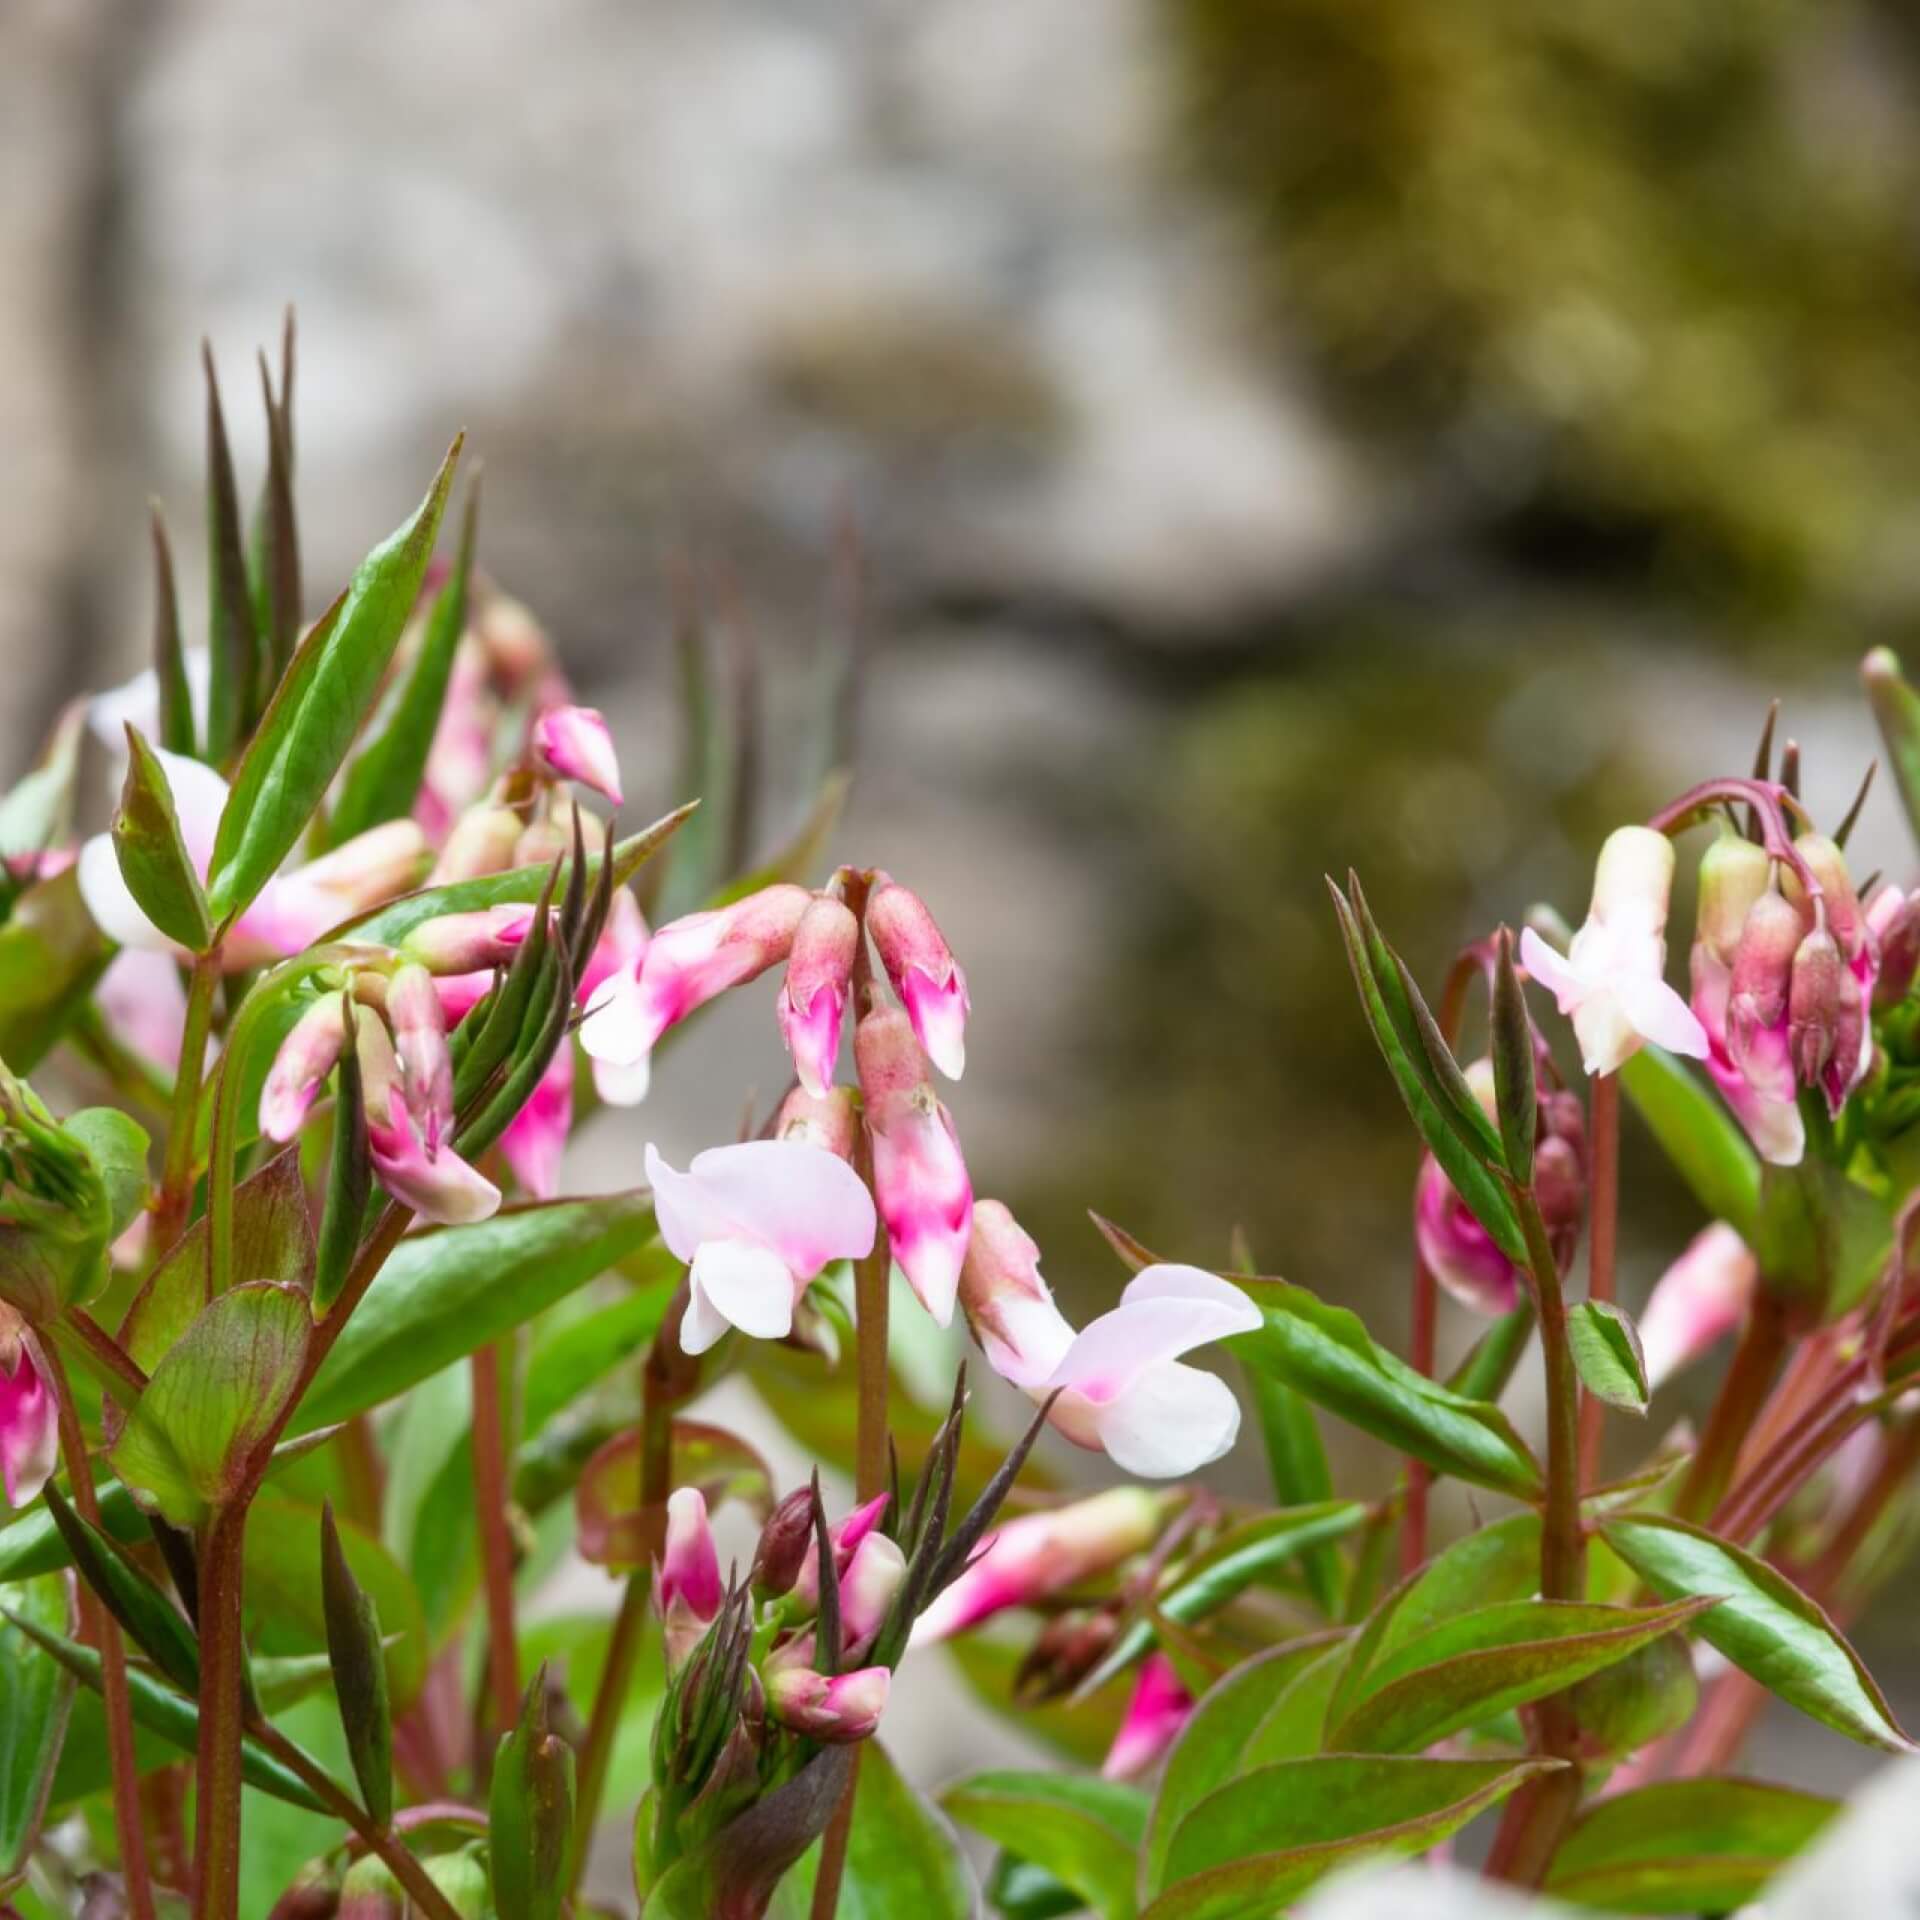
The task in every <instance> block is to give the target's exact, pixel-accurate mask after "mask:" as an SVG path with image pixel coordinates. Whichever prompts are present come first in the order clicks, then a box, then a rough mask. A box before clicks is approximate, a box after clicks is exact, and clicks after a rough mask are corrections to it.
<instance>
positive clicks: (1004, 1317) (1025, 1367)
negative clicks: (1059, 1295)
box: [960, 1200, 1073, 1387]
mask: <svg viewBox="0 0 1920 1920" xmlns="http://www.w3.org/2000/svg"><path fill="white" fill-rule="evenodd" d="M960 1304H961V1306H962V1307H963V1308H964V1309H965V1311H966V1316H967V1325H968V1327H969V1328H971V1330H972V1332H973V1337H974V1338H975V1339H976V1340H977V1341H979V1343H980V1345H981V1348H982V1349H983V1350H984V1351H985V1353H986V1356H987V1361H988V1364H989V1365H990V1366H991V1367H992V1368H993V1370H994V1372H995V1373H997V1374H999V1376H1000V1377H1001V1378H1002V1379H1003V1380H1011V1381H1012V1382H1013V1383H1014V1384H1015V1385H1016V1386H1020V1387H1036V1386H1039V1385H1040V1384H1041V1383H1042V1382H1043V1381H1045V1380H1047V1379H1049V1378H1050V1377H1051V1376H1052V1374H1053V1370H1054V1369H1055V1368H1056V1367H1057V1366H1059V1364H1060V1362H1061V1360H1062V1359H1064V1358H1065V1356H1066V1352H1067V1349H1068V1348H1069V1347H1071V1346H1072V1344H1073V1328H1072V1326H1071V1325H1070V1324H1069V1323H1068V1322H1067V1320H1066V1319H1065V1318H1064V1316H1063V1315H1062V1314H1061V1312H1060V1310H1059V1308H1058V1307H1056V1306H1055V1305H1054V1304H1053V1293H1052V1290H1051V1289H1050V1288H1049V1287H1048V1285H1047V1283H1046V1282H1045V1281H1044V1280H1043V1279H1042V1278H1041V1277H1040V1249H1039V1248H1038V1247H1037V1246H1036V1245H1035V1244H1034V1242H1033V1240H1032V1239H1031V1238H1030V1236H1029V1235H1028V1234H1027V1233H1026V1231H1025V1230H1024V1229H1023V1228H1022V1227H1021V1225H1020V1223H1019V1222H1018V1221H1017V1220H1015V1219H1014V1217H1013V1215H1012V1214H1011V1213H1009V1212H1008V1211H1007V1209H1006V1208H1005V1207H1004V1206H1002V1205H1001V1204H1000V1202H999V1201H998V1200H978V1201H975V1203H974V1208H973V1231H972V1235H971V1237H970V1239H969V1240H968V1243H967V1258H966V1264H965V1265H964V1266H963V1267H962V1268H961V1270H960Z"/></svg>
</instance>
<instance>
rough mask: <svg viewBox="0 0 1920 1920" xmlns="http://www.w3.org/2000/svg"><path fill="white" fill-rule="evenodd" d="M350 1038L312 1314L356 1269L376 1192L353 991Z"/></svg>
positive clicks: (343, 1059)
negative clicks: (355, 1028) (368, 1138)
mask: <svg viewBox="0 0 1920 1920" xmlns="http://www.w3.org/2000/svg"><path fill="white" fill-rule="evenodd" d="M342 1004H343V1008H344V1011H345V1013H346V1019H347V1038H346V1043H345V1045H344V1046H343V1047H342V1048H341V1050H340V1065H339V1067H338V1069H337V1073H338V1084H339V1094H338V1096H337V1098H336V1099H335V1101H334V1103H333V1149H332V1153H331V1155H330V1157H329V1160H328V1163H327V1197H326V1202H325V1205H324V1207H323V1209H322V1211H321V1215H320V1237H319V1245H318V1247H317V1249H316V1251H315V1255H314V1264H313V1317H314V1319H315V1320H316V1321H318V1320H324V1319H325V1318H326V1317H327V1311H328V1309H329V1308H330V1307H331V1306H332V1305H333V1303H334V1302H335V1301H336V1300H337V1299H339V1297H340V1290H341V1288H343V1287H344V1286H345V1285H346V1284H347V1276H348V1275H349V1274H350V1273H351V1272H352V1271H353V1262H354V1256H355V1255H356V1254H357V1253H358V1252H359V1250H360V1238H361V1229H362V1227H363V1226H364V1224H365V1222H366V1218H367V1205H368V1202H369V1201H370V1200H371V1199H372V1197H373V1154H372V1149H371V1148H370V1146H369V1145H368V1142H367V1116H366V1102H365V1098H364V1094H363V1090H362V1087H361V1080H360V1060H359V1056H358V1054H357V1053H356V1052H355V1050H354V1038H353V1030H354V1022H355V1020H356V1019H357V1018H358V1015H357V1013H356V1012H355V1010H354V1005H353V997H352V995H351V994H349V995H348V996H347V998H346V1000H345V1001H344V1002H343V1003H342Z"/></svg>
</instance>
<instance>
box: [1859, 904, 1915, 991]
mask: <svg viewBox="0 0 1920 1920" xmlns="http://www.w3.org/2000/svg"><path fill="white" fill-rule="evenodd" d="M1867 925H1868V926H1869V928H1871V930H1872V932H1873V934H1874V936H1875V938H1876V939H1877V940H1878V941H1879V944H1880V971H1879V973H1878V975H1877V976H1876V977H1875V979H1874V983H1873V1004H1874V1006H1875V1007H1876V1008H1879V1009H1881V1010H1885V1009H1887V1008H1890V1007H1897V1006H1898V1005H1899V1004H1900V1002H1901V1001H1903V1000H1904V999H1905V998H1906V997H1907V995H1908V993H1909V992H1910V991H1911V990H1912V988H1913V977H1914V974H1915V973H1916V972H1917V971H1920V893H1911V894H1908V893H1902V892H1901V891H1900V889H1899V888H1898V887H1882V888H1881V889H1880V891H1879V892H1878V893H1877V894H1875V895H1874V898H1873V905H1872V906H1871V907H1870V908H1869V909H1868V910H1867Z"/></svg>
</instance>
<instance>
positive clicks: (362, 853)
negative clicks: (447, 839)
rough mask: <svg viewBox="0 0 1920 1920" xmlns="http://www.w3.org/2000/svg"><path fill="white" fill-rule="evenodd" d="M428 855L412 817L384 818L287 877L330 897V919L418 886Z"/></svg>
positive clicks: (346, 916) (349, 914)
mask: <svg viewBox="0 0 1920 1920" xmlns="http://www.w3.org/2000/svg"><path fill="white" fill-rule="evenodd" d="M432 859H433V849H432V848H431V847H430V846H429V845H428V844H427V836H426V835H425V834H424V833H422V832H421V830H420V828H419V826H418V825H417V824H416V823H415V822H413V821H411V820H387V821H384V822H382V824H381V825H379V826H377V827H369V828H368V829H367V830H366V832H365V833H357V834H355V835H354V837H353V838H352V839H351V840H346V841H343V842H342V843H341V844H340V845H339V846H337V847H335V848H334V850H333V851H332V852H331V853H327V854H322V855H321V856H320V858H319V859H318V860H311V861H309V862H308V863H307V864H306V865H305V866H304V867H301V868H299V869H298V871H297V872H296V873H295V874H294V875H292V876H291V877H292V878H294V879H297V880H298V881H299V882H300V883H301V884H302V885H303V886H307V887H314V888H318V889H319V890H320V891H322V892H324V893H326V894H329V895H330V896H331V897H332V902H333V909H334V912H333V918H334V919H335V920H349V919H351V918H352V917H353V916H354V915H355V914H356V913H363V912H365V911H366V910H367V909H368V908H369V907H377V906H380V905H381V904H383V903H384V902H385V901H388V900H392V899H394V898H395V897H396V896H397V895H399V894H403V893H407V892H410V891H411V890H412V889H413V888H414V887H417V886H418V885H419V884H420V882H421V879H422V878H423V876H424V875H425V873H426V871H427V868H428V866H429V864H430V863H431V862H432Z"/></svg>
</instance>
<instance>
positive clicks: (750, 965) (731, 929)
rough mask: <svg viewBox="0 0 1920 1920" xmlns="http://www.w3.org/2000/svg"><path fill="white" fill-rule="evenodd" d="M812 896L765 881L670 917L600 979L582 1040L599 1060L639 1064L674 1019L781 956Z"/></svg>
mask: <svg viewBox="0 0 1920 1920" xmlns="http://www.w3.org/2000/svg"><path fill="white" fill-rule="evenodd" d="M811 898H812V896H811V895H810V894H809V893H808V892H807V890H806V888H805V887H794V886H787V885H785V884H781V885H777V886H771V887H762V888H761V889H760V891H759V892H757V893H750V894H748V895H747V897H746V898H745V899H744V900H737V901H735V902H734V904H733V905H732V906H730V907H717V908H715V909H713V910H712V911H711V912H707V913H690V914H688V915H687V916H686V917H685V918H684V919H680V920H673V921H669V922H668V924H667V925H666V926H664V927H662V928H661V929H660V930H659V931H658V932H657V933H655V934H654V936H653V938H652V939H651V940H649V941H647V942H645V943H644V945H643V946H642V948H641V951H640V953H639V956H638V958H637V959H634V960H632V961H630V962H629V963H628V964H627V965H626V966H624V967H622V968H620V969H618V970H617V971H615V972H613V973H611V974H609V975H608V976H607V977H606V979H605V980H604V981H602V982H601V983H600V984H599V987H598V990H597V991H596V994H595V997H594V1002H593V1006H592V1009H591V1011H590V1012H589V1013H588V1014H587V1017H586V1019H585V1020H584V1021H583V1022H582V1023H581V1027H580V1044H581V1045H582V1046H584V1047H585V1048H586V1050H587V1052H588V1054H589V1055H591V1056H592V1057H593V1058H594V1059H595V1060H604V1061H606V1062H607V1063H608V1064H610V1065H612V1066H616V1067H637V1066H639V1065H640V1064H641V1063H642V1062H643V1061H645V1060H646V1059H647V1057H648V1056H649V1055H650V1054H651V1053H652V1051H653V1048H654V1045H655V1043H656V1042H657V1041H658V1040H659V1038H660V1036H661V1035H662V1034H663V1033H665V1032H666V1030H667V1029H668V1028H669V1027H670V1026H672V1025H673V1024H674V1023H675V1022H676V1021H678V1020H684V1019H685V1018H686V1017H687V1015H688V1014H690V1013H691V1012H693V1011H694V1009H695V1008H696V1007H700V1006H704V1005H705V1004H706V1002H707V1001H709V1000H711V999H713V998H714V997H715V996H716V995H717V994H721V993H724V992H726V990H727V989H728V988H729V987H737V986H740V985H741V984H742V983H743V982H745V981H748V980H752V979H754V978H756V977H757V976H758V975H760V974H762V973H764V972H765V971H766V970H767V969H768V968H769V967H771V966H774V965H776V964H777V963H778V962H779V961H782V960H784V959H785V958H786V957H787V954H788V953H789V952H790V951H791V949H792V947H793V936H794V933H795V932H796V930H797V929H798V927H799V925H800V916H801V915H802V914H803V913H805V912H806V910H807V905H808V902H809V901H810V900H811Z"/></svg>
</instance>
